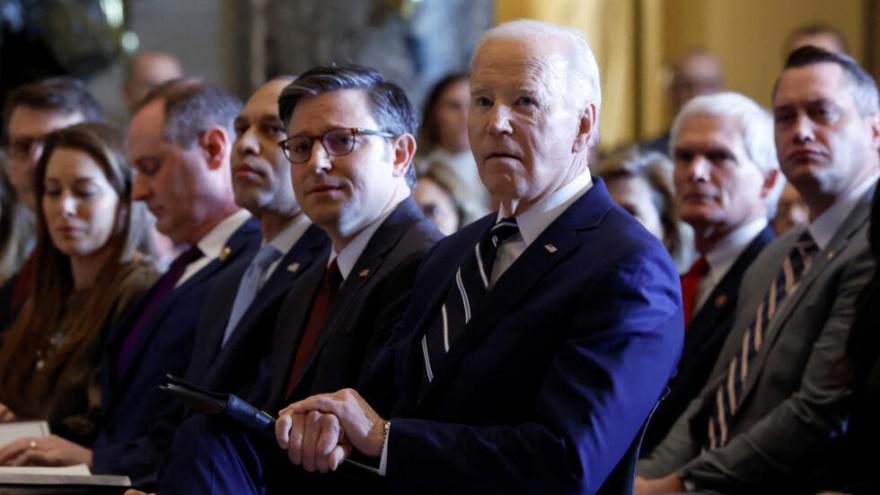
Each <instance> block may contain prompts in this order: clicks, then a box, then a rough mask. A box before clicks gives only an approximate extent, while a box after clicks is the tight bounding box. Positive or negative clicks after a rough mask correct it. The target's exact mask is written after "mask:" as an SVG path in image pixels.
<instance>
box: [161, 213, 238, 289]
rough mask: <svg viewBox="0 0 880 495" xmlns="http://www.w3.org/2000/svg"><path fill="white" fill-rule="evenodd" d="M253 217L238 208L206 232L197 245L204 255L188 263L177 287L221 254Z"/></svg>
mask: <svg viewBox="0 0 880 495" xmlns="http://www.w3.org/2000/svg"><path fill="white" fill-rule="evenodd" d="M250 218H251V214H250V213H249V212H248V211H247V210H244V209H242V210H238V211H237V212H235V213H233V214H232V215H229V216H228V217H226V218H224V219H223V220H222V221H221V222H220V223H218V224H217V225H215V226H214V228H213V229H211V230H210V231H209V232H208V233H207V234H205V235H204V236H203V237H202V238H201V239H200V240H199V242H197V243H196V245H197V246H198V247H199V249H200V250H201V251H202V257H201V258H199V259H197V260H195V261H193V262H192V263H190V264H188V265H186V270H184V271H183V275H182V276H181V277H180V279H179V280H178V281H177V284H176V285H175V286H174V287H175V288H177V287H180V286H181V285H183V284H184V283H185V282H186V281H187V280H189V279H190V278H192V276H193V275H195V274H196V273H199V271H200V270H201V269H202V268H204V267H206V266H208V264H209V263H211V262H212V261H214V259H215V258H217V257H219V256H220V253H222V252H223V248H225V247H226V243H227V242H229V238H230V237H232V234H234V233H235V231H236V230H238V228H239V227H241V226H242V225H244V223H245V222H247V221H248V220H249V219H250Z"/></svg>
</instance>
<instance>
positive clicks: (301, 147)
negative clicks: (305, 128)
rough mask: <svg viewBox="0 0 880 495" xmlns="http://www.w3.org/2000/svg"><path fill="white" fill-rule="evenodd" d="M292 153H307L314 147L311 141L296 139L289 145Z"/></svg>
mask: <svg viewBox="0 0 880 495" xmlns="http://www.w3.org/2000/svg"><path fill="white" fill-rule="evenodd" d="M288 147H289V148H290V152H291V153H306V152H308V151H309V150H310V149H311V147H312V140H311V139H296V140H293V141H290V142H289V143H288Z"/></svg>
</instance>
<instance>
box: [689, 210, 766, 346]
mask: <svg viewBox="0 0 880 495" xmlns="http://www.w3.org/2000/svg"><path fill="white" fill-rule="evenodd" d="M774 237H775V234H774V232H773V227H771V226H769V225H768V226H767V227H765V228H764V230H762V231H761V232H760V233H758V235H757V236H756V237H755V238H754V239H753V240H752V242H750V243H749V245H748V246H746V248H745V249H744V250H743V252H742V253H740V255H739V256H738V257H737V258H736V261H735V262H734V263H733V265H731V267H730V269H729V270H727V273H725V274H724V277H723V278H722V279H721V282H719V283H718V285H717V286H716V287H715V288H714V289H713V290H712V293H711V294H709V297H708V298H707V299H706V302H705V303H704V304H703V307H702V308H700V310H699V311H698V312H697V314H696V315H695V316H694V319H693V320H691V322H690V324H689V325H688V330H687V336H686V338H685V349H684V351H682V355H683V356H689V355H692V353H693V352H696V351H697V349H699V348H700V347H701V346H702V345H703V342H704V341H705V340H706V338H708V337H710V336H712V335H713V333H714V330H715V328H716V327H717V326H718V325H719V324H721V322H722V320H723V318H724V317H726V316H727V315H729V314H730V312H731V311H733V310H735V309H736V308H735V301H736V299H737V295H738V292H739V284H740V281H741V279H742V275H743V273H744V272H745V271H746V269H747V268H748V267H749V265H750V264H751V263H752V261H754V260H755V258H756V257H757V256H758V254H760V252H761V250H762V249H764V246H766V245H767V244H768V243H770V242H771V241H772V240H773V238H774Z"/></svg>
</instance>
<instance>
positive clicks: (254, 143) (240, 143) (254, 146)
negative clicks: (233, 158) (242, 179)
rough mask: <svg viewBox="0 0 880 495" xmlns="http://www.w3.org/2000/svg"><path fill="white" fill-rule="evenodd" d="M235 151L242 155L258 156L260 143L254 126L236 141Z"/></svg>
mask: <svg viewBox="0 0 880 495" xmlns="http://www.w3.org/2000/svg"><path fill="white" fill-rule="evenodd" d="M235 149H236V151H238V153H240V154H242V155H247V154H250V155H256V154H258V153H259V152H260V142H259V140H258V139H257V136H256V131H254V128H253V126H251V127H249V128H248V129H247V130H246V131H244V133H243V134H241V135H240V136H238V139H236V140H235Z"/></svg>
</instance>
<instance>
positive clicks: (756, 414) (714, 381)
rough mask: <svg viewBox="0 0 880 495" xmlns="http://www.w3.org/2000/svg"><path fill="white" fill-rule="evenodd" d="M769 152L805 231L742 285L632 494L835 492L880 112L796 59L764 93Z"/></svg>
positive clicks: (813, 56)
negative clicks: (695, 382)
mask: <svg viewBox="0 0 880 495" xmlns="http://www.w3.org/2000/svg"><path fill="white" fill-rule="evenodd" d="M773 117H774V122H775V125H774V134H775V139H776V150H777V154H778V157H779V162H780V166H781V169H782V171H783V173H785V176H786V178H787V179H788V181H789V182H790V183H791V184H792V185H793V186H794V187H795V188H796V189H797V190H798V192H799V193H800V194H801V196H802V197H803V199H804V201H805V202H806V204H807V206H808V207H809V210H810V222H809V224H808V225H805V226H798V227H795V228H792V229H791V230H790V231H788V232H786V233H785V234H784V235H782V236H780V237H779V238H777V239H776V240H775V241H773V242H772V243H770V244H769V245H768V246H766V247H765V248H764V250H763V251H762V252H761V254H760V255H759V256H758V257H757V258H756V259H755V261H754V262H753V263H752V266H751V267H749V269H748V270H747V271H746V273H745V275H744V276H743V280H742V283H741V284H740V294H739V301H738V303H737V308H736V315H735V317H734V323H733V326H732V327H731V331H730V333H729V334H728V336H727V339H726V341H725V343H724V345H723V346H722V348H721V352H720V354H719V358H718V360H717V363H716V365H715V367H714V368H713V369H712V373H711V374H710V376H709V379H708V381H707V382H706V385H705V386H704V387H703V389H702V390H701V391H700V393H699V395H697V397H696V398H695V399H694V400H693V401H691V403H690V404H689V405H688V407H687V409H686V410H685V411H684V413H682V415H681V416H680V417H679V418H678V420H677V421H676V422H675V424H674V425H673V427H672V429H671V430H670V432H669V434H668V435H666V437H665V438H664V440H663V441H662V442H661V443H660V444H659V445H658V446H657V448H655V449H654V451H653V452H652V453H651V455H650V456H648V457H647V458H645V459H643V460H642V461H641V462H640V463H639V474H640V475H641V476H642V477H640V478H638V479H637V483H636V487H637V492H640V493H668V492H680V491H684V490H685V489H688V490H691V491H693V490H699V491H712V492H722V493H755V492H762V493H768V492H772V493H816V492H820V491H823V490H826V489H834V488H836V486H835V481H836V482H840V481H841V480H833V479H832V478H833V476H834V474H833V473H832V472H831V471H832V470H830V469H829V466H833V464H834V463H835V461H837V460H838V459H839V458H841V457H842V456H841V455H840V450H839V449H841V448H842V447H843V446H844V445H843V443H842V440H843V439H844V433H846V432H847V430H848V428H849V422H850V412H851V407H852V405H851V392H852V390H851V387H852V370H851V368H850V367H849V365H848V363H847V360H846V357H847V356H846V346H847V341H848V340H849V335H850V327H851V325H852V322H853V315H854V313H855V302H856V299H857V296H858V294H859V293H860V292H861V290H862V288H863V287H864V286H865V284H866V283H867V282H868V280H870V278H871V275H872V273H873V271H874V260H873V259H872V256H871V253H870V249H869V245H868V239H867V231H868V219H869V212H870V204H871V198H872V197H873V195H874V191H875V188H876V182H877V177H878V174H880V101H878V93H877V85H876V83H875V82H874V80H873V78H872V77H871V76H870V75H869V74H868V73H867V72H865V70H864V69H862V68H861V67H860V66H859V65H858V63H856V62H855V61H854V60H853V59H852V58H850V57H849V56H847V55H841V54H833V53H830V52H826V51H824V50H821V49H819V48H816V47H812V46H807V47H803V48H800V49H798V50H795V51H794V52H792V54H791V55H790V56H789V58H788V60H787V62H786V65H785V68H784V69H783V71H782V74H781V75H780V76H779V78H778V79H777V81H776V86H775V88H774V91H773Z"/></svg>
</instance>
